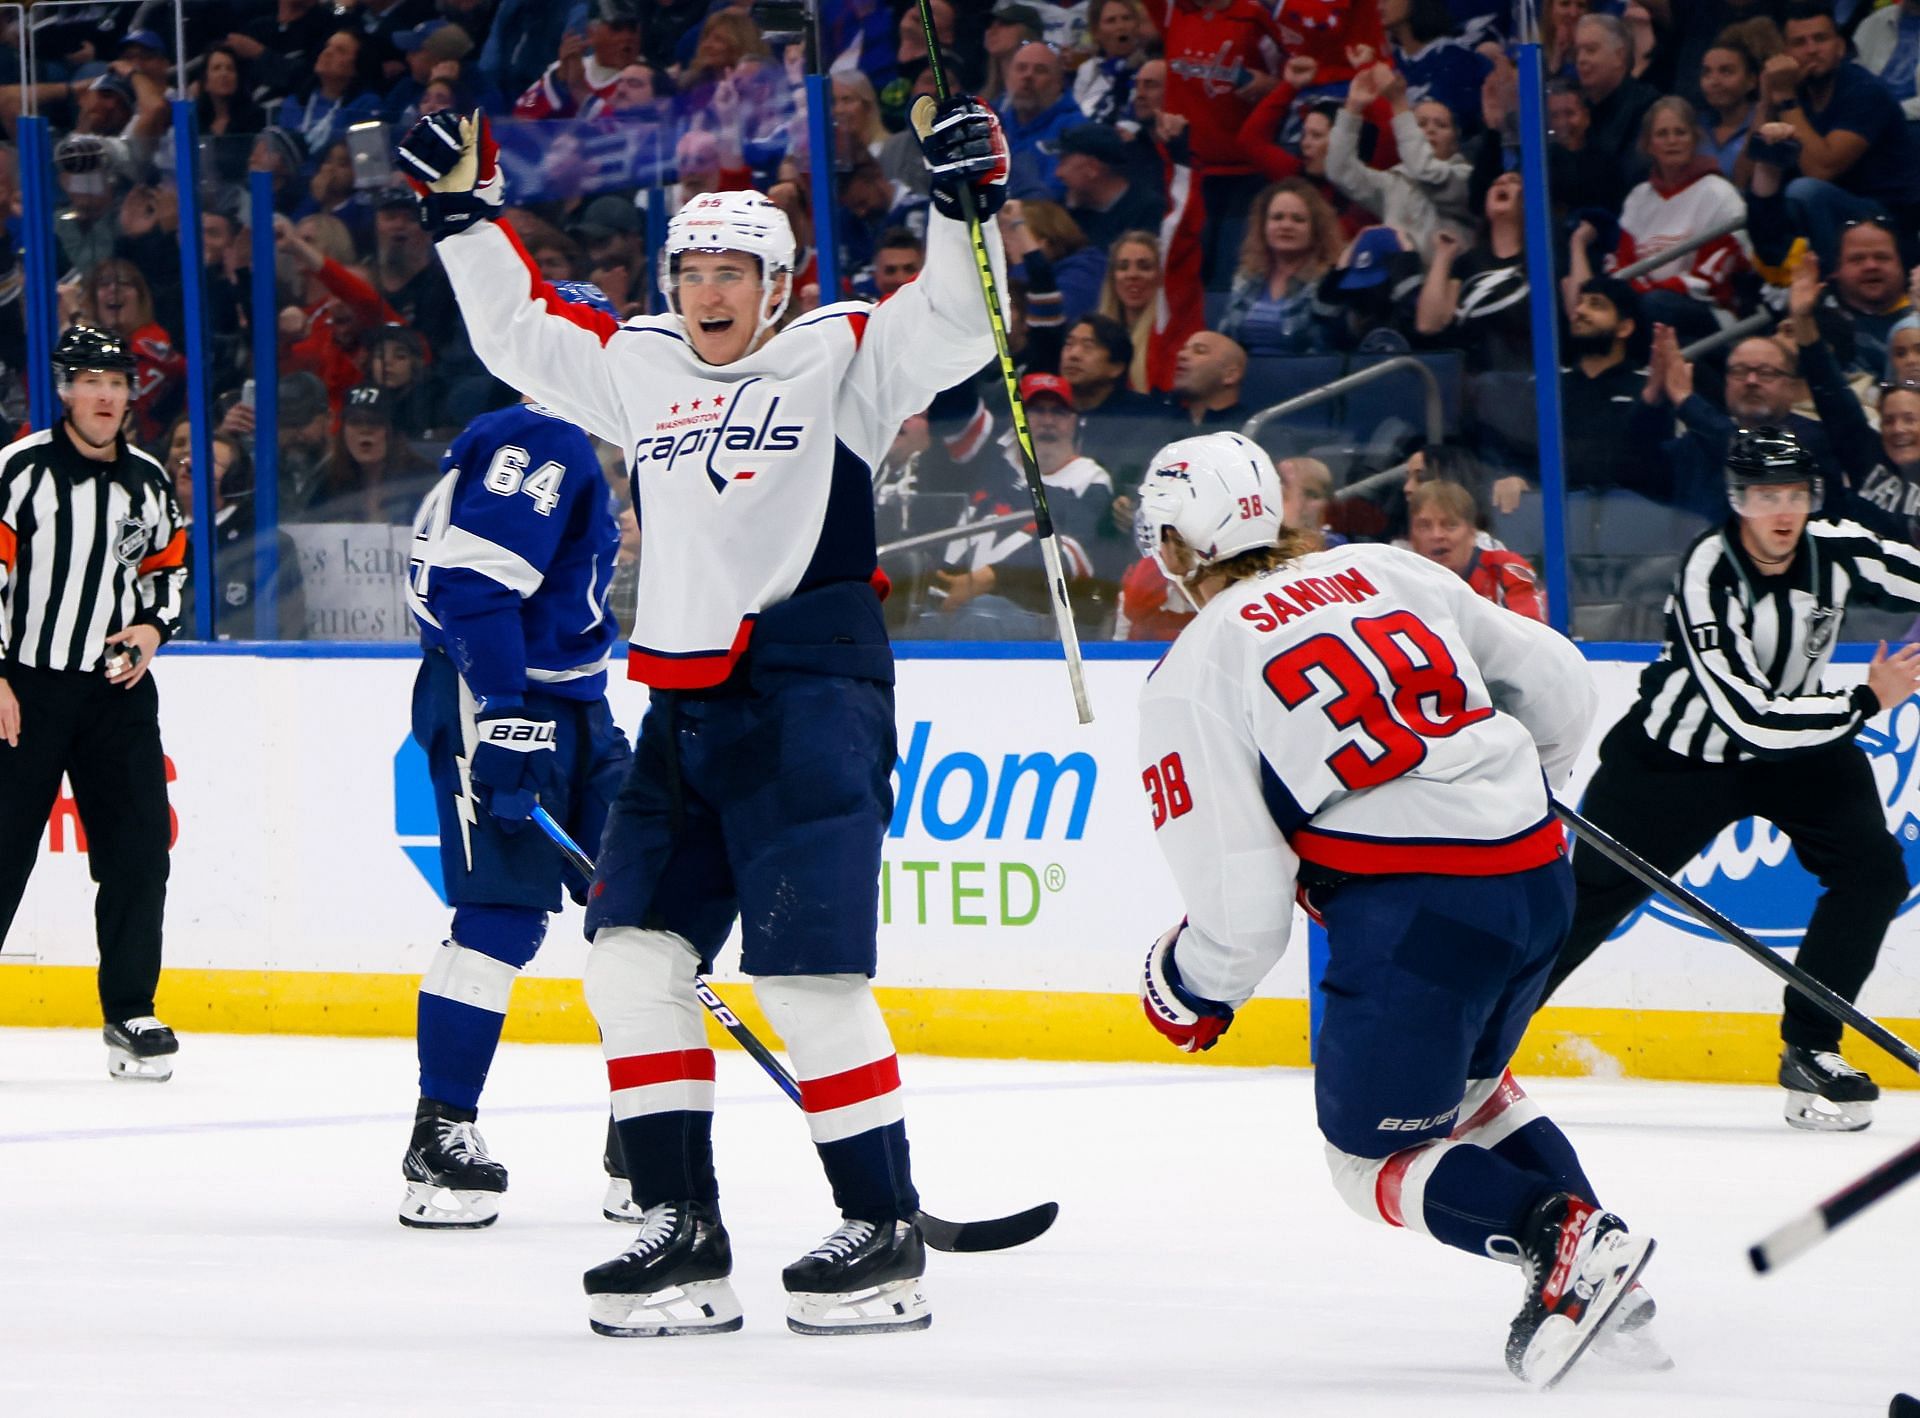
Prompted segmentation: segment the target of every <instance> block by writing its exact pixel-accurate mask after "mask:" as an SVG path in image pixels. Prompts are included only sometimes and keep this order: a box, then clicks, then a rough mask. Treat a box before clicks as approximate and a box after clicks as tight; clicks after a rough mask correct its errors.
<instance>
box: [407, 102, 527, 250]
mask: <svg viewBox="0 0 1920 1418" xmlns="http://www.w3.org/2000/svg"><path fill="white" fill-rule="evenodd" d="M394 156H395V158H396V159H397V160H398V161H399V162H400V164H401V165H402V167H403V168H405V169H406V172H405V176H406V179H407V185H408V186H409V187H411V188H413V190H414V194H415V195H416V196H418V197H419V199H420V225H421V226H423V227H425V228H426V229H427V230H428V231H430V232H432V233H433V239H434V240H435V241H438V240H439V239H440V238H441V237H443V236H451V235H453V234H454V233H455V232H457V231H465V230H466V229H467V228H468V227H470V226H472V225H473V224H474V223H475V222H477V221H480V220H482V219H484V218H487V217H494V216H498V215H499V213H500V207H501V203H502V201H503V200H504V199H505V196H506V183H505V181H504V180H503V179H502V178H501V176H500V147H499V144H497V143H495V142H494V141H493V129H492V128H491V127H489V126H488V124H487V115H486V113H485V112H484V111H483V110H481V109H477V108H476V109H475V110H474V111H473V113H472V115H471V116H469V117H466V118H462V117H460V116H459V115H458V114H456V113H454V112H452V111H451V110H448V109H442V110H441V111H440V112H439V113H430V114H428V115H427V116H426V117H425V118H423V119H421V120H420V121H419V122H418V123H416V124H414V125H413V127H412V128H411V129H409V130H408V132H407V136H406V137H404V138H402V139H401V140H400V146H399V148H398V150H397V151H396V152H395V154H394Z"/></svg>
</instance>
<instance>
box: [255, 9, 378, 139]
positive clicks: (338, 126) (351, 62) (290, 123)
mask: <svg viewBox="0 0 1920 1418" xmlns="http://www.w3.org/2000/svg"><path fill="white" fill-rule="evenodd" d="M364 47H365V46H364V43H363V41H362V40H361V38H360V36H359V35H357V34H355V33H354V32H353V31H352V30H335V31H334V32H333V34H332V35H331V36H330V37H329V38H328V40H327V42H326V43H325V44H324V45H322V46H321V48H320V52H319V53H318V54H317V55H315V56H314V60H313V87H312V88H311V89H310V90H308V91H307V93H305V94H304V95H301V96H298V97H289V98H287V99H285V100H284V101H282V103H281V105H280V108H279V111H278V112H277V113H276V115H275V117H274V122H275V124H277V125H278V126H280V127H282V128H286V129H289V130H291V131H292V132H295V133H298V134H299V135H300V137H301V139H302V141H304V142H305V143H306V145H307V151H309V152H314V153H319V152H325V151H326V148H327V145H328V144H329V143H331V142H333V141H334V140H335V139H336V138H344V137H346V135H347V129H348V128H350V127H352V126H353V125H354V124H355V123H359V122H361V121H363V120H365V119H370V118H378V117H379V116H380V97H379V95H378V94H375V93H373V92H371V91H370V90H368V88H367V87H366V84H365V79H364V75H363V74H362V72H361V58H362V54H363V50H364Z"/></svg>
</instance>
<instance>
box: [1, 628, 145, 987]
mask: <svg viewBox="0 0 1920 1418" xmlns="http://www.w3.org/2000/svg"><path fill="white" fill-rule="evenodd" d="M6 678H7V683H8V684H9V685H10V686H11V687H12V689H13V693H14V697H15V698H16V699H18V700H19V701H20V746H19V747H18V748H9V747H8V746H7V745H6V743H5V742H3V741H0V940H3V939H5V937H6V936H7V935H8V934H9V933H10V932H11V931H12V929H13V917H14V913H15V912H16V911H18V910H19V909H20V897H21V895H22V894H23V893H24V892H25V891H26V889H27V877H28V876H29V875H30V874H31V873H32V871H33V866H34V862H35V861H36V860H37V859H38V857H39V853H40V842H41V839H42V837H44V836H45V835H46V830H47V815H48V814H49V813H50V812H51V811H52V810H53V803H54V799H55V798H56V797H57V796H58V795H59V791H60V775H61V774H62V773H64V774H66V776H67V781H68V782H69V783H71V784H72V786H73V799H74V806H75V807H77V808H78V809H79V811H80V823H81V826H82V827H84V828H85V829H86V834H87V865H88V869H89V870H90V871H91V872H92V874H93V879H94V880H95V881H96V882H98V883H99V887H100V889H99V892H98V894H97V895H96V896H95V898H94V922H95V925H96V928H97V930H98V932H99V940H100V1010H101V1014H102V1016H103V1017H104V1018H105V1019H107V1020H109V1021H118V1020H122V1019H137V1018H139V1017H140V1016H141V1015H143V1014H152V1013H153V992H154V988H155V987H156V986H157V985H158V984H159V982H160V920H161V916H162V914H163V913H164V911H165V908H166V901H167V843H168V838H169V836H170V833H169V828H168V819H167V773H166V761H165V759H164V757H163V756H162V754H161V751H160V695H159V692H158V691H157V690H156V689H155V688H154V684H153V676H152V675H150V674H149V675H147V676H146V677H145V678H143V679H142V680H141V681H140V682H139V683H138V684H136V685H134V686H133V688H131V689H122V688H119V687H118V686H116V685H111V684H108V683H107V677H106V676H105V675H104V674H102V673H99V672H97V671H96V672H94V673H92V674H86V673H82V672H80V671H77V670H39V669H32V668H28V667H26V666H22V665H10V666H8V667H7V669H6Z"/></svg>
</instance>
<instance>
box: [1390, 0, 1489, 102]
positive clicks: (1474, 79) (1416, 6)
mask: <svg viewBox="0 0 1920 1418" xmlns="http://www.w3.org/2000/svg"><path fill="white" fill-rule="evenodd" d="M1380 23H1381V24H1382V25H1383V26H1384V27H1385V28H1386V31H1387V38H1388V39H1389V40H1390V41H1391V42H1392V45H1393V63H1394V67H1395V68H1397V69H1398V70H1399V71H1400V72H1401V74H1403V75H1405V76H1406V81H1407V102H1408V103H1409V104H1412V105H1415V106H1418V105H1419V104H1421V103H1424V102H1425V101H1426V100H1428V99H1432V100H1434V101H1435V102H1437V103H1443V104H1445V105H1446V106H1447V108H1448V109H1449V110H1450V111H1451V112H1452V113H1453V121H1454V123H1455V124H1456V125H1458V126H1459V127H1461V128H1470V127H1472V126H1474V125H1475V124H1477V123H1478V122H1479V121H1480V86H1481V85H1482V84H1483V83H1485V82H1486V78H1487V75H1488V74H1489V73H1490V72H1491V71H1492V69H1493V61H1491V60H1490V59H1488V58H1487V57H1486V55H1484V54H1481V53H1479V52H1478V51H1477V50H1475V49H1473V48H1471V47H1470V46H1469V45H1467V44H1466V43H1465V41H1463V40H1462V39H1461V38H1460V36H1459V29H1458V26H1456V25H1455V23H1454V18H1453V14H1452V12H1451V11H1450V10H1448V8H1447V0H1380Z"/></svg>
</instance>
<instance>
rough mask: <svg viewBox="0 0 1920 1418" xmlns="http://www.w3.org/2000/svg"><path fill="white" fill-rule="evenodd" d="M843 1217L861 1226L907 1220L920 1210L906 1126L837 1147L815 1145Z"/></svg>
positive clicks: (878, 1131) (835, 1144)
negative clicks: (910, 1162)
mask: <svg viewBox="0 0 1920 1418" xmlns="http://www.w3.org/2000/svg"><path fill="white" fill-rule="evenodd" d="M815 1147H816V1148H817V1150H818V1151H819V1153H820V1165H821V1166H822V1167H824V1168H825V1169H826V1173H827V1181H828V1183H829V1184H830V1185H831V1186H832V1187H833V1204H834V1205H835V1206H837V1207H839V1208H840V1214H841V1215H842V1216H846V1217H852V1218H857V1219H859V1220H862V1221H907V1220H911V1219H912V1218H913V1215H914V1213H915V1212H917V1211H919V1210H920V1194H919V1193H918V1192H917V1191H915V1190H914V1188H913V1170H912V1168H911V1167H910V1166H909V1165H908V1163H907V1125H906V1124H905V1123H904V1122H898V1123H888V1124H887V1125H886V1126H885V1127H877V1128H870V1129H869V1130H867V1131H866V1132H863V1133H857V1134H855V1135H854V1136H852V1137H848V1138H842V1139H841V1140H839V1141H838V1142H821V1143H816V1144H815Z"/></svg>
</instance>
